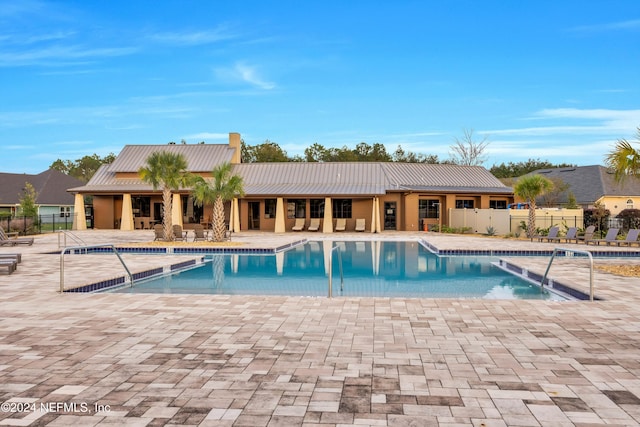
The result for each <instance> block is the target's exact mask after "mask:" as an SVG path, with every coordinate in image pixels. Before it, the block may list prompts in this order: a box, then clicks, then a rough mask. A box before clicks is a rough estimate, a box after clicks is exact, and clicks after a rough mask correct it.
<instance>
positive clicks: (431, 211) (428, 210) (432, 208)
mask: <svg viewBox="0 0 640 427" xmlns="http://www.w3.org/2000/svg"><path fill="white" fill-rule="evenodd" d="M439 207H440V202H439V201H438V200H437V199H425V200H418V218H438V208H439Z"/></svg>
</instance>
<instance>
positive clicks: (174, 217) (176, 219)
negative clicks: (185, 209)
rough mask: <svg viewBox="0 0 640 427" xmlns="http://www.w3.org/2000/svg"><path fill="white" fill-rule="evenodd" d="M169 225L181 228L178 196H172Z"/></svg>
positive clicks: (180, 202) (180, 199) (180, 200)
mask: <svg viewBox="0 0 640 427" xmlns="http://www.w3.org/2000/svg"><path fill="white" fill-rule="evenodd" d="M171 224H172V225H179V226H180V227H182V226H183V225H184V224H183V223H182V198H181V197H180V194H176V193H174V194H173V203H171Z"/></svg>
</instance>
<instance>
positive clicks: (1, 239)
mask: <svg viewBox="0 0 640 427" xmlns="http://www.w3.org/2000/svg"><path fill="white" fill-rule="evenodd" d="M16 245H29V246H31V245H33V237H14V238H12V239H10V238H9V237H8V236H7V234H6V233H5V232H4V229H3V228H2V227H0V246H16Z"/></svg>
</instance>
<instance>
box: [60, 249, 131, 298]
mask: <svg viewBox="0 0 640 427" xmlns="http://www.w3.org/2000/svg"><path fill="white" fill-rule="evenodd" d="M93 248H111V249H112V250H113V253H114V254H116V256H117V257H118V259H119V260H120V264H122V266H123V267H124V269H125V271H126V272H127V275H128V276H129V281H130V284H131V286H133V275H132V274H131V271H129V267H127V265H126V264H125V263H124V260H123V259H122V256H120V252H118V250H117V249H116V247H115V245H113V244H110V243H105V244H101V245H84V246H72V247H69V248H64V249H62V251H61V252H60V293H64V255H65V254H66V253H67V252H72V251H75V252H76V253H83V252H84V253H85V254H86V253H87V250H88V249H93Z"/></svg>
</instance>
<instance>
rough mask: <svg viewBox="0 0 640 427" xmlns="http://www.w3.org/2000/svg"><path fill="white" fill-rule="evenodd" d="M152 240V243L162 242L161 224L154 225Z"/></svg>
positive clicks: (162, 228) (162, 230)
mask: <svg viewBox="0 0 640 427" xmlns="http://www.w3.org/2000/svg"><path fill="white" fill-rule="evenodd" d="M153 233H154V238H153V241H154V242H155V241H156V240H164V227H163V226H162V224H156V225H154V226H153Z"/></svg>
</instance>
